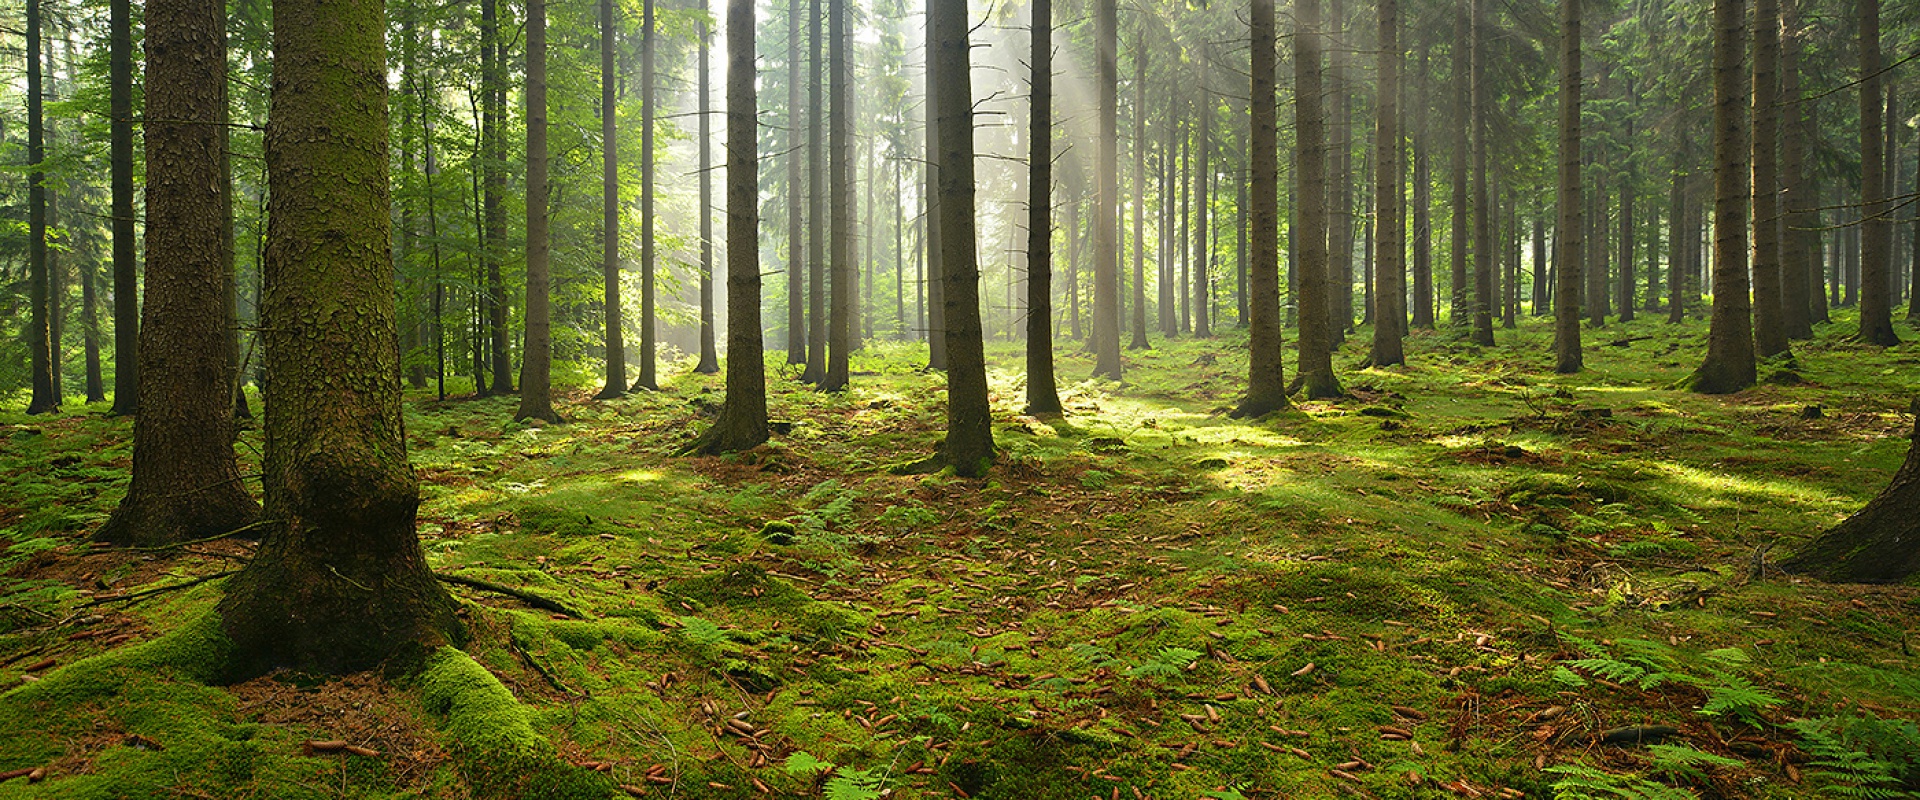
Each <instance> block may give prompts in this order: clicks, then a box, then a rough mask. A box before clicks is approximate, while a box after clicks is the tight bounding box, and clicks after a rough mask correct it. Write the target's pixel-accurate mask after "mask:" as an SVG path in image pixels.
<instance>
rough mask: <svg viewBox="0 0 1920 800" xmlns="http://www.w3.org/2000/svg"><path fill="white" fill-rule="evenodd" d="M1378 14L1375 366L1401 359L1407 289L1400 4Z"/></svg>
mask: <svg viewBox="0 0 1920 800" xmlns="http://www.w3.org/2000/svg"><path fill="white" fill-rule="evenodd" d="M1378 5H1379V16H1380V44H1379V47H1380V54H1379V56H1380V66H1379V70H1378V72H1377V74H1378V75H1379V93H1380V98H1379V100H1378V101H1377V102H1376V103H1375V106H1374V156H1373V202H1374V209H1375V212H1374V215H1375V218H1376V219H1378V220H1379V223H1378V225H1377V226H1376V227H1377V230H1378V233H1377V234H1376V236H1377V238H1378V240H1379V241H1378V242H1377V244H1376V246H1375V248H1374V252H1375V254H1376V256H1375V259H1374V261H1375V262H1376V263H1377V265H1378V266H1376V268H1375V269H1374V276H1375V278H1376V280H1377V282H1378V284H1379V290H1378V291H1376V292H1374V315H1373V349H1372V352H1371V354H1370V356H1369V360H1371V361H1372V362H1373V365H1374V366H1376V367H1387V366H1392V365H1394V364H1403V363H1406V360H1407V358H1406V353H1405V351H1404V350H1403V349H1402V347H1401V340H1400V337H1401V334H1402V333H1403V329H1404V326H1405V325H1406V316H1407V314H1406V310H1405V309H1403V308H1401V303H1402V302H1403V300H1404V298H1405V296H1406V289H1405V287H1403V286H1402V285H1401V284H1402V282H1403V281H1404V280H1405V272H1406V266H1405V259H1406V246H1405V244H1404V243H1403V242H1402V241H1401V239H1402V237H1403V236H1404V233H1403V231H1404V230H1405V227H1406V226H1405V219H1406V217H1405V215H1406V205H1405V203H1404V202H1403V201H1402V198H1403V197H1404V196H1405V195H1404V194H1403V193H1402V189H1401V185H1402V177H1403V174H1404V169H1403V167H1404V164H1403V158H1404V156H1403V151H1402V148H1401V143H1400V58H1401V53H1400V3H1399V0H1379V3H1378Z"/></svg>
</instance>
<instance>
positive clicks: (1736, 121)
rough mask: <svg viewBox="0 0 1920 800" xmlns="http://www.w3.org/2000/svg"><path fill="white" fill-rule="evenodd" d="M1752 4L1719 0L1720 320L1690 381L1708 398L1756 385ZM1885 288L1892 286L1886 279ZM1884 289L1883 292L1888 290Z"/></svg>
mask: <svg viewBox="0 0 1920 800" xmlns="http://www.w3.org/2000/svg"><path fill="white" fill-rule="evenodd" d="M1745 12H1746V2H1745V0H1714V3H1713V19H1714V43H1713V106H1714V107H1713V159H1714V170H1713V190H1714V207H1713V217H1714V219H1713V318H1712V320H1711V322H1710V323H1709V328H1708V334H1707V358H1706V361H1705V362H1704V363H1702V364H1701V365H1700V369H1699V371H1697V372H1695V373H1694V375H1693V380H1692V381H1691V383H1692V386H1693V390H1694V391H1696V392H1701V393H1705V394H1730V393H1732V392H1737V391H1740V390H1741V389H1745V388H1747V387H1749V386H1752V385H1753V382H1754V378H1755V364H1754V358H1753V320H1752V317H1751V314H1752V307H1751V305H1752V303H1751V300H1749V298H1748V295H1747V204H1748V201H1749V199H1750V197H1751V191H1750V190H1749V188H1748V182H1749V176H1748V173H1747V162H1746V155H1747V147H1746V136H1745V134H1746V130H1745V126H1744V125H1742V123H1743V122H1745V121H1746V118H1747V115H1746V113H1745V112H1746V110H1747V96H1746V86H1745V78H1746V77H1747V71H1746V70H1745V69H1744V67H1745V59H1744V53H1745V50H1746V48H1745V47H1744V46H1743V45H1745V44H1746V42H1745V39H1746V37H1744V36H1742V35H1741V33H1742V32H1743V30H1744V26H1745V23H1746V13H1745ZM1881 283H1882V284H1885V283H1886V281H1884V280H1882V281H1881ZM1883 288H1884V287H1883Z"/></svg>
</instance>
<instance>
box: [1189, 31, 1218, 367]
mask: <svg viewBox="0 0 1920 800" xmlns="http://www.w3.org/2000/svg"><path fill="white" fill-rule="evenodd" d="M1208 66H1209V64H1208V62H1207V61H1206V59H1205V58H1202V60H1201V62H1200V65H1199V70H1200V104H1199V105H1200V129H1199V131H1198V132H1197V133H1196V134H1195V135H1196V136H1197V137H1198V138H1197V139H1196V141H1195V143H1194V148H1193V149H1194V153H1193V335H1194V336H1197V337H1199V338H1202V339H1206V338H1211V337H1212V336H1213V320H1212V316H1213V315H1212V314H1211V313H1210V311H1211V307H1212V303H1213V281H1212V278H1211V277H1209V276H1208V274H1207V266H1208V263H1207V262H1208V260H1209V259H1210V258H1211V257H1212V255H1211V254H1212V250H1211V249H1210V248H1209V247H1208V243H1209V241H1210V240H1209V238H1208V236H1207V234H1208V232H1209V229H1208V228H1207V179H1208V177H1209V176H1211V175H1212V174H1213V158H1212V155H1213V138H1212V132H1213V112H1214V103H1213V94H1212V92H1211V90H1209V89H1208V88H1207V68H1208Z"/></svg>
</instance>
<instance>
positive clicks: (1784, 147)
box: [1779, 0, 1920, 341]
mask: <svg viewBox="0 0 1920 800" xmlns="http://www.w3.org/2000/svg"><path fill="white" fill-rule="evenodd" d="M1793 7H1794V3H1793V0H1788V2H1787V3H1786V4H1785V6H1784V7H1783V8H1782V9H1781V16H1782V27H1783V28H1785V29H1786V31H1787V35H1788V38H1786V39H1785V40H1784V41H1783V42H1782V43H1781V48H1780V72H1781V81H1780V83H1781V96H1780V99H1781V100H1783V101H1785V102H1787V103H1790V104H1791V105H1789V106H1788V107H1787V109H1786V120H1785V126H1786V131H1785V135H1784V136H1781V137H1779V138H1780V189H1781V192H1780V195H1781V199H1782V206H1783V207H1784V208H1785V210H1786V211H1785V213H1786V217H1785V220H1784V224H1783V225H1782V226H1781V227H1782V229H1783V230H1782V231H1781V239H1782V242H1781V248H1780V284H1781V288H1780V306H1781V319H1782V320H1783V324H1784V325H1785V327H1786V333H1787V338H1788V339H1800V340H1803V341H1804V340H1807V339H1812V338H1813V309H1812V304H1813V286H1812V280H1811V278H1812V272H1813V270H1814V269H1815V268H1816V267H1815V265H1816V263H1817V262H1816V258H1815V252H1816V251H1817V250H1818V249H1819V247H1818V242H1817V241H1816V240H1815V237H1816V236H1818V235H1819V234H1817V233H1815V232H1814V231H1813V230H1812V229H1813V228H1814V227H1816V226H1818V225H1819V222H1818V220H1816V219H1815V218H1814V212H1812V211H1810V210H1809V209H1811V208H1812V207H1813V206H1814V205H1816V204H1815V203H1813V202H1812V199H1813V198H1812V197H1810V196H1809V194H1808V188H1809V187H1810V186H1811V185H1812V183H1811V182H1810V181H1809V180H1807V174H1806V173H1807V138H1808V137H1809V136H1811V135H1812V134H1811V131H1810V128H1811V124H1810V121H1811V119H1812V117H1811V114H1812V112H1811V111H1810V110H1809V109H1808V106H1810V105H1812V104H1811V103H1805V102H1801V97H1800V58H1799V54H1800V49H1801V47H1802V42H1801V37H1800V35H1799V34H1798V33H1797V32H1795V31H1794V28H1793V26H1791V25H1788V24H1786V20H1788V19H1791V17H1792V14H1793ZM1915 239H1916V241H1920V237H1915ZM1915 263H1920V261H1916V262H1915ZM1915 274H1916V275H1920V270H1916V271H1915ZM1916 296H1920V293H1916ZM1914 307H1915V308H1920V306H1914ZM1908 313H1909V316H1911V314H1912V312H1911V311H1910V312H1908Z"/></svg>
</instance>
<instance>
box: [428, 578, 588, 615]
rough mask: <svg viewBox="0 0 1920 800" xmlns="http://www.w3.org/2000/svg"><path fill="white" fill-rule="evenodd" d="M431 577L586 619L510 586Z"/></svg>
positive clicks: (544, 599)
mask: <svg viewBox="0 0 1920 800" xmlns="http://www.w3.org/2000/svg"><path fill="white" fill-rule="evenodd" d="M433 577H435V578H439V579H440V582H441V583H451V584H454V585H456V586H465V587H467V588H469V589H479V590H480V591H483V592H492V593H494V594H500V595H506V596H508V597H511V598H513V599H515V600H519V601H520V602H523V603H526V604H527V605H530V606H533V607H534V608H538V609H541V610H543V611H551V612H553V613H555V614H565V615H567V616H569V617H572V618H574V619H585V618H586V615H585V614H582V613H580V612H578V611H575V610H573V609H572V608H569V607H567V606H565V605H563V604H561V603H560V601H558V600H552V599H549V598H545V597H541V596H540V595H537V594H534V593H532V592H529V591H525V590H522V589H515V588H513V587H511V586H501V585H500V584H497V583H492V582H489V581H483V580H480V579H478V578H468V577H463V576H460V575H448V574H446V573H444V572H436V573H433Z"/></svg>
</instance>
